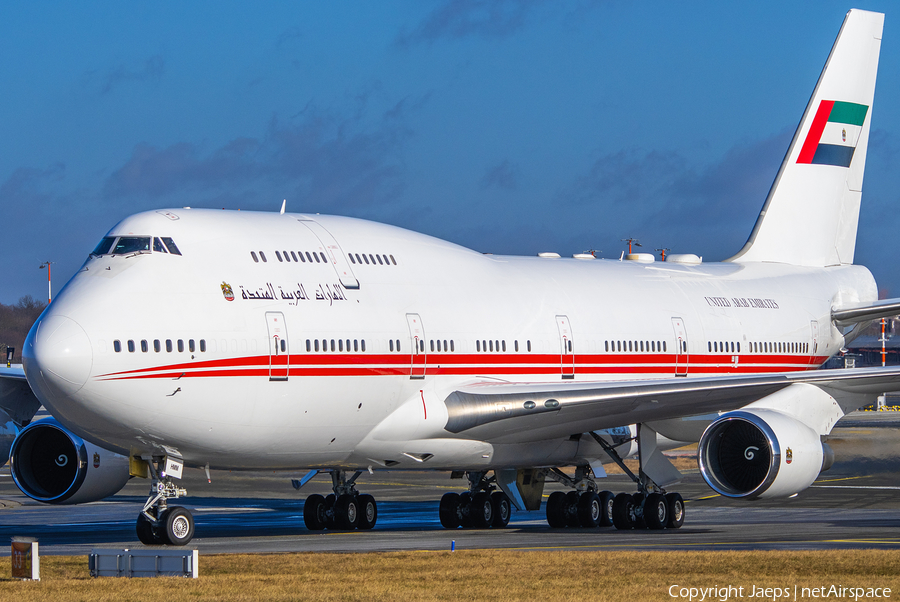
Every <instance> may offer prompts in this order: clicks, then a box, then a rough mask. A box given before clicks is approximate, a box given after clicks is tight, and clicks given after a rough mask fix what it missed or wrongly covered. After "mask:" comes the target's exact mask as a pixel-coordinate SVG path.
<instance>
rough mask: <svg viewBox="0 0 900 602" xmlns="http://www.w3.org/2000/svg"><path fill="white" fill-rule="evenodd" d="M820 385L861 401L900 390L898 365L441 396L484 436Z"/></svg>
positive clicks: (710, 406) (606, 422)
mask: <svg viewBox="0 0 900 602" xmlns="http://www.w3.org/2000/svg"><path fill="white" fill-rule="evenodd" d="M800 383H806V384H810V385H814V386H817V387H820V388H821V389H823V390H825V391H826V392H828V393H829V394H830V395H832V396H833V397H835V398H836V399H838V400H839V401H840V400H841V399H845V400H847V399H852V400H853V401H855V402H858V403H859V405H858V406H857V407H860V406H862V405H865V404H866V403H870V402H871V399H872V397H873V396H876V395H880V394H882V393H884V392H886V391H897V390H900V366H894V367H888V368H856V369H847V370H814V371H809V372H789V373H775V374H764V375H751V376H746V375H733V376H732V375H729V376H702V377H696V378H668V379H660V380H641V381H609V382H584V383H572V382H565V383H562V382H561V383H530V384H529V383H515V384H513V383H477V384H473V385H470V386H467V387H463V388H461V389H458V390H456V391H454V392H453V393H451V394H450V395H449V396H447V398H446V399H445V400H444V403H445V404H446V406H447V411H448V414H449V418H448V421H447V425H446V427H445V428H446V430H448V431H450V432H452V433H456V434H465V436H466V437H471V438H473V439H479V440H483V441H495V442H503V440H504V439H506V440H509V441H512V440H516V439H518V438H519V437H518V435H519V434H522V433H527V434H528V437H529V438H531V439H538V438H542V437H543V436H546V437H547V438H551V437H558V436H566V435H573V434H577V433H585V432H588V431H593V430H597V429H603V428H611V427H615V426H621V425H623V424H633V423H636V422H647V421H656V420H666V419H670V418H679V417H684V416H692V415H697V414H708V413H713V412H724V411H730V410H735V409H738V408H741V407H743V406H745V405H747V404H749V403H752V402H754V401H757V400H759V399H762V398H763V397H766V396H767V395H771V394H772V393H775V392H776V391H780V390H781V389H784V388H786V387H789V386H791V385H794V384H800Z"/></svg>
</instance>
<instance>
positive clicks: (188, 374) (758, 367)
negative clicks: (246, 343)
mask: <svg viewBox="0 0 900 602" xmlns="http://www.w3.org/2000/svg"><path fill="white" fill-rule="evenodd" d="M593 357H595V358H596V359H605V360H607V363H595V364H593V365H581V366H579V368H578V370H577V374H578V375H579V376H582V377H584V376H591V375H615V374H621V375H632V374H653V375H657V376H665V375H666V374H668V373H671V372H673V371H674V361H673V360H674V356H673V357H671V358H665V357H664V356H662V357H661V358H660V359H662V360H664V361H659V362H653V363H650V362H647V361H640V360H646V358H643V357H640V356H633V357H631V358H628V359H634V360H636V361H634V362H633V363H631V364H629V363H622V362H621V360H622V359H624V358H621V357H617V358H616V359H619V361H618V362H612V361H609V360H611V359H612V358H613V357H616V356H593ZM694 357H695V361H693V362H692V363H691V364H690V365H689V367H688V370H689V372H690V373H692V374H765V373H771V372H793V371H799V370H808V369H811V368H815V367H817V366H818V364H819V363H821V362H822V361H824V359H825V358H814V360H813V362H814V363H813V364H812V365H810V364H809V363H808V361H809V360H808V358H805V357H799V356H746V357H744V358H743V359H744V361H743V362H739V363H738V365H737V367H734V366H733V365H731V363H730V362H724V361H715V360H721V359H724V356H710V357H704V356H699V359H701V360H703V361H699V362H698V361H696V358H697V357H698V356H696V355H695V356H694ZM313 359H320V360H322V359H326V357H324V356H321V357H318V358H313ZM327 359H328V360H333V359H334V358H333V357H328V358H327ZM666 360H668V361H666ZM752 360H757V361H752ZM373 364H374V362H373ZM283 366H284V364H281V365H277V366H273V369H272V370H273V373H274V374H276V375H283V374H284V368H283ZM155 370H156V372H155V373H153V374H151V373H147V372H144V371H135V372H133V373H131V374H128V373H116V374H110V375H107V376H105V377H98V378H100V379H102V380H134V379H156V378H180V377H184V378H197V377H206V378H209V377H219V378H223V377H237V376H257V377H268V376H269V367H268V366H264V367H261V366H258V365H253V366H247V367H238V368H237V369H234V368H232V369H228V368H227V367H222V368H220V369H211V368H205V369H199V370H198V369H196V367H194V369H187V370H183V371H182V370H178V371H174V372H171V371H165V370H166V369H165V368H157V369H155ZM409 371H410V366H409V363H407V362H403V363H400V364H398V365H395V366H390V365H368V366H366V365H360V364H356V365H347V364H339V363H337V362H332V361H329V362H328V363H323V362H320V363H318V364H293V363H292V364H291V366H290V375H291V376H295V377H303V376H405V375H408V374H409ZM559 373H560V366H559V364H547V363H544V364H527V365H509V364H498V363H490V364H487V363H484V364H473V365H457V366H454V365H446V364H441V363H440V362H435V363H433V364H429V365H428V367H427V370H426V374H427V375H429V376H434V375H451V374H452V375H460V376H466V375H468V376H482V375H491V374H498V375H503V374H521V375H528V374H534V375H539V374H540V375H553V374H559Z"/></svg>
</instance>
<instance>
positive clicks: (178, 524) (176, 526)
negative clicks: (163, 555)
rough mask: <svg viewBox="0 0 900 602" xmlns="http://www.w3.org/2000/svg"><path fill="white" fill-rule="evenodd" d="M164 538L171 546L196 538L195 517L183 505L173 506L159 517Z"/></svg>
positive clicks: (186, 542) (183, 543) (185, 543)
mask: <svg viewBox="0 0 900 602" xmlns="http://www.w3.org/2000/svg"><path fill="white" fill-rule="evenodd" d="M159 528H160V529H161V530H162V540H163V542H164V543H167V544H169V545H170V546H184V545H187V544H188V543H190V541H191V540H192V539H193V538H194V517H193V516H191V513H190V512H189V511H188V510H187V509H185V508H182V507H181V506H172V507H171V508H169V509H168V510H166V511H165V512H163V513H162V516H160V517H159Z"/></svg>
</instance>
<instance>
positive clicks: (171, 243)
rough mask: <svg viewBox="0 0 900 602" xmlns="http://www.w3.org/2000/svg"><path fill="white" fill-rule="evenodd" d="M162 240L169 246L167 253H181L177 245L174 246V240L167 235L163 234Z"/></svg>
mask: <svg viewBox="0 0 900 602" xmlns="http://www.w3.org/2000/svg"><path fill="white" fill-rule="evenodd" d="M162 241H163V242H164V243H166V247H168V248H169V253H171V254H172V255H181V251H179V250H178V247H176V246H175V241H174V240H172V239H171V238H169V237H168V236H163V237H162Z"/></svg>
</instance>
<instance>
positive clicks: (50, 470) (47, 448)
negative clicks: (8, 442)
mask: <svg viewBox="0 0 900 602" xmlns="http://www.w3.org/2000/svg"><path fill="white" fill-rule="evenodd" d="M9 464H10V471H11V472H12V476H13V480H15V482H16V485H17V486H18V487H19V489H21V490H22V493H24V494H25V495H27V496H28V497H30V498H32V499H35V500H37V501H39V502H45V503H47V504H81V503H84V502H93V501H96V500H101V499H103V498H105V497H109V496H111V495H113V494H114V493H116V492H118V491H119V490H120V489H122V487H124V486H125V483H126V482H128V478H129V474H128V458H126V457H124V456H121V455H119V454H115V453H113V452H111V451H108V450H105V449H103V448H102V447H97V446H96V445H94V444H93V443H89V442H87V441H85V440H83V439H81V438H80V437H78V436H77V435H74V434H72V433H70V432H69V431H67V430H66V429H65V428H64V427H63V426H62V425H61V424H60V423H59V422H57V421H56V420H55V419H53V418H48V419H46V420H39V421H37V422H33V423H31V424H29V425H28V426H26V427H25V428H23V429H22V431H21V432H20V433H19V435H18V437H16V440H15V441H14V442H13V444H12V449H11V450H10V455H9Z"/></svg>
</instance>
